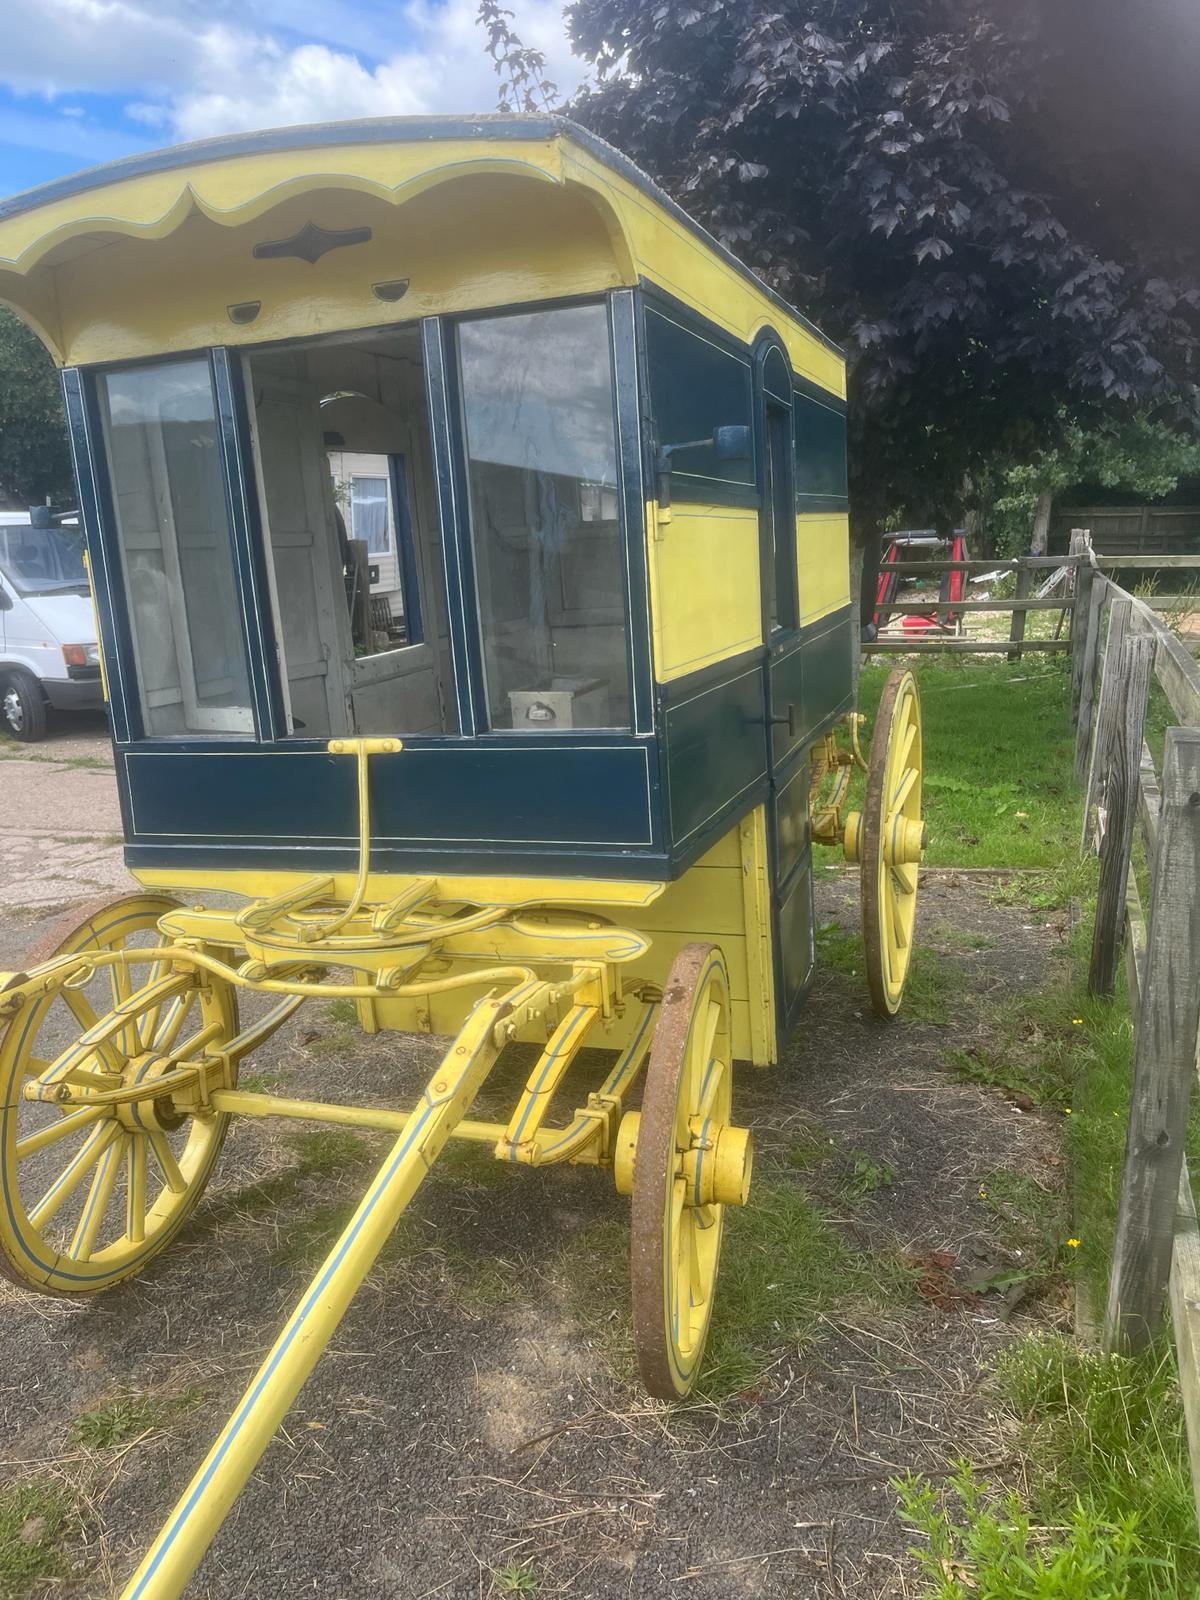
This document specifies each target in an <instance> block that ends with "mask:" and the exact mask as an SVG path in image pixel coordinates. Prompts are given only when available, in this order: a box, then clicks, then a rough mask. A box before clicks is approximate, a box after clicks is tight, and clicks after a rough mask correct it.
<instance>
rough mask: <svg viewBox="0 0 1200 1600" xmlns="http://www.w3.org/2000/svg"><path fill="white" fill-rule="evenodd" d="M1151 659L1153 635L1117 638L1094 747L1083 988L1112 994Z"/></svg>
mask: <svg viewBox="0 0 1200 1600" xmlns="http://www.w3.org/2000/svg"><path fill="white" fill-rule="evenodd" d="M1153 660H1154V640H1153V639H1148V638H1146V637H1144V636H1137V635H1133V636H1130V637H1127V638H1126V639H1125V640H1124V641H1123V643H1122V648H1121V659H1120V662H1119V663H1118V664H1117V666H1116V668H1115V672H1116V683H1115V685H1114V701H1115V704H1114V706H1113V711H1112V716H1111V718H1110V720H1109V724H1108V728H1107V730H1106V736H1105V744H1104V747H1103V748H1099V746H1098V747H1097V755H1096V762H1097V784H1096V796H1097V804H1098V806H1102V807H1103V812H1104V832H1103V836H1102V838H1101V840H1100V886H1099V888H1098V890H1097V892H1096V921H1095V925H1094V927H1093V929H1092V963H1091V967H1090V969H1089V971H1088V993H1089V994H1112V992H1113V990H1114V989H1115V988H1116V986H1117V964H1118V962H1119V961H1120V959H1121V935H1122V933H1123V931H1124V925H1125V887H1126V885H1127V883H1128V882H1129V858H1130V855H1131V853H1132V851H1133V825H1134V823H1135V822H1136V820H1137V812H1138V784H1139V781H1140V776H1141V766H1142V736H1143V734H1144V732H1145V727H1146V696H1147V694H1148V693H1149V690H1150V666H1151V663H1152V662H1153ZM1080 726H1081V727H1082V723H1081V724H1080Z"/></svg>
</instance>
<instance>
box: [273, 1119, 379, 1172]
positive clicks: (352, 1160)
mask: <svg viewBox="0 0 1200 1600" xmlns="http://www.w3.org/2000/svg"><path fill="white" fill-rule="evenodd" d="M286 1143H287V1144H288V1145H290V1147H291V1148H292V1149H293V1150H294V1151H295V1152H296V1154H297V1155H298V1156H299V1157H300V1166H301V1168H302V1170H303V1171H304V1172H305V1173H306V1174H311V1173H333V1172H342V1171H344V1170H345V1169H346V1168H347V1167H361V1166H364V1165H365V1164H366V1163H367V1162H368V1161H373V1160H374V1159H375V1150H374V1147H373V1146H372V1145H371V1144H369V1143H368V1142H367V1141H366V1140H365V1139H364V1138H363V1137H362V1136H361V1134H357V1133H351V1131H350V1130H349V1128H318V1129H315V1130H311V1129H304V1130H300V1131H297V1132H295V1133H289V1134H288V1135H287V1137H286Z"/></svg>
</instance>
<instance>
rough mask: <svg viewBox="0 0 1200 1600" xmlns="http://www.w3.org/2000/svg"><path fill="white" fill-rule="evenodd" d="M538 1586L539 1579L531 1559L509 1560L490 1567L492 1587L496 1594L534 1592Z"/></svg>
mask: <svg viewBox="0 0 1200 1600" xmlns="http://www.w3.org/2000/svg"><path fill="white" fill-rule="evenodd" d="M540 1588H541V1579H540V1578H539V1577H538V1575H537V1570H536V1568H535V1567H534V1565H533V1563H532V1562H531V1561H510V1562H509V1563H508V1564H507V1565H506V1566H503V1567H493V1569H492V1589H493V1591H494V1592H495V1593H496V1594H536V1593H537V1592H538V1590H539V1589H540Z"/></svg>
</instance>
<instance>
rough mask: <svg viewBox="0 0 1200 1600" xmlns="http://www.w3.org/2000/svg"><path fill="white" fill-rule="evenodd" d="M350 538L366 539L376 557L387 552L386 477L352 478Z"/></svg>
mask: <svg viewBox="0 0 1200 1600" xmlns="http://www.w3.org/2000/svg"><path fill="white" fill-rule="evenodd" d="M350 537H351V538H352V539H365V540H366V543H367V550H368V552H369V553H370V554H371V555H373V556H382V555H386V554H387V552H388V551H389V549H390V548H391V544H390V541H389V540H388V485H387V479H386V478H360V477H358V476H357V475H356V476H355V477H353V478H351V480H350Z"/></svg>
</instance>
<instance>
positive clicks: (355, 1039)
mask: <svg viewBox="0 0 1200 1600" xmlns="http://www.w3.org/2000/svg"><path fill="white" fill-rule="evenodd" d="M346 1004H347V1005H352V1004H353V1002H352V1001H349V1000H348V1001H347V1002H346ZM359 1042H360V1040H359V1034H358V1031H357V1029H355V1028H338V1029H337V1031H336V1032H335V1033H319V1034H317V1036H316V1038H315V1039H310V1040H309V1041H308V1043H307V1044H306V1045H305V1047H304V1048H305V1049H306V1050H307V1051H308V1053H309V1055H310V1056H315V1057H317V1058H318V1059H320V1058H321V1057H323V1056H348V1055H350V1054H352V1052H353V1051H355V1050H356V1049H357V1048H358V1046H359Z"/></svg>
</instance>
